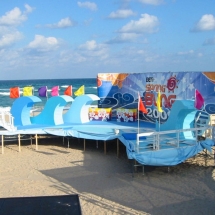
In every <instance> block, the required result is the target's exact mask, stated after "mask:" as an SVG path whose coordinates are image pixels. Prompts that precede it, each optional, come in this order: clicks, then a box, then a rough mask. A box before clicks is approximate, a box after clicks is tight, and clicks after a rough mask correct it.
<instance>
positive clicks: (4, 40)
mask: <svg viewBox="0 0 215 215" xmlns="http://www.w3.org/2000/svg"><path fill="white" fill-rule="evenodd" d="M20 39H22V34H21V33H20V32H19V31H15V32H12V33H7V34H4V35H3V36H2V37H0V48H3V47H6V46H10V45H12V44H13V43H15V42H16V41H18V40H20Z"/></svg>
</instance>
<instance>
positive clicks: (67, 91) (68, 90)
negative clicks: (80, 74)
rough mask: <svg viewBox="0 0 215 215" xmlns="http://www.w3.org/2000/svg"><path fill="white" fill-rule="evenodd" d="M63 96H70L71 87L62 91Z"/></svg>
mask: <svg viewBox="0 0 215 215" xmlns="http://www.w3.org/2000/svg"><path fill="white" fill-rule="evenodd" d="M64 95H67V96H72V86H68V87H67V88H66V90H65V91H64Z"/></svg>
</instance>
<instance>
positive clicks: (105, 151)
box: [104, 141, 107, 155]
mask: <svg viewBox="0 0 215 215" xmlns="http://www.w3.org/2000/svg"><path fill="white" fill-rule="evenodd" d="M104 154H105V155H106V154H107V143H106V141H104Z"/></svg>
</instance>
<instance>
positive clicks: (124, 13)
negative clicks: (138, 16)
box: [108, 9, 135, 19]
mask: <svg viewBox="0 0 215 215" xmlns="http://www.w3.org/2000/svg"><path fill="white" fill-rule="evenodd" d="M134 15H135V13H134V12H133V11H132V10H128V9H126V10H117V11H115V12H111V13H110V15H109V16H108V18H110V19H124V18H127V17H130V16H134Z"/></svg>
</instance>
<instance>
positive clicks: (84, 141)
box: [84, 139, 86, 152]
mask: <svg viewBox="0 0 215 215" xmlns="http://www.w3.org/2000/svg"><path fill="white" fill-rule="evenodd" d="M85 150H86V142H85V139H84V152H85Z"/></svg>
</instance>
